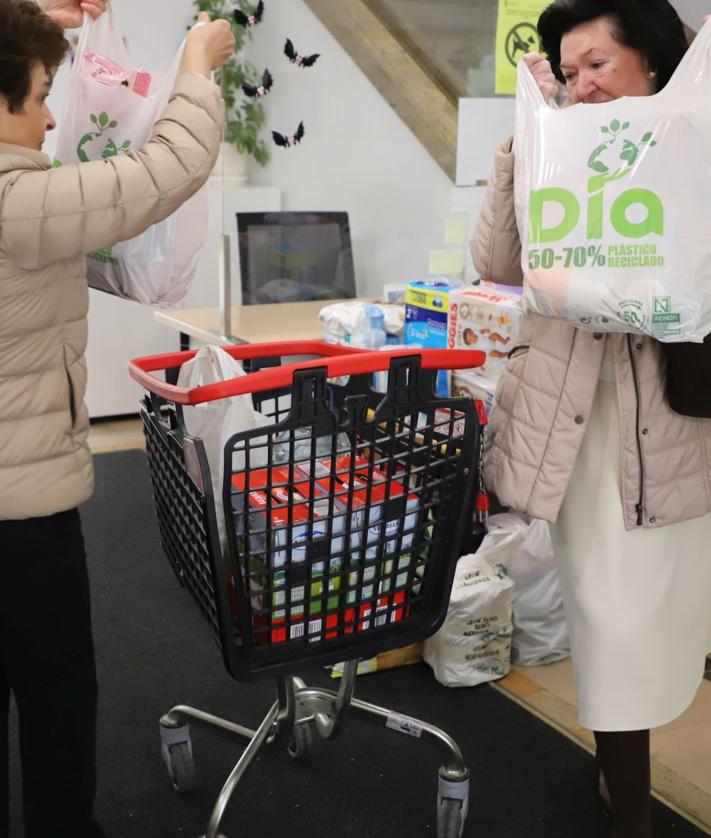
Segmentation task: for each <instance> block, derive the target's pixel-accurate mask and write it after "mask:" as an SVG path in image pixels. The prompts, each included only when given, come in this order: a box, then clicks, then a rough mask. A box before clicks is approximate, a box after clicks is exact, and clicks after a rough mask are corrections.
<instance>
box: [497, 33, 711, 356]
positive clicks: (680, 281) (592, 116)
mask: <svg viewBox="0 0 711 838" xmlns="http://www.w3.org/2000/svg"><path fill="white" fill-rule="evenodd" d="M709 101H711V23H707V24H706V25H705V26H704V27H703V28H702V29H701V31H700V32H699V34H698V35H697V36H696V39H695V41H694V43H693V45H692V46H691V48H690V49H689V51H688V53H687V54H686V56H685V57H684V58H683V60H682V62H681V64H680V65H679V67H678V68H677V70H676V72H675V73H674V76H673V77H672V79H671V81H670V82H669V83H668V84H667V86H666V87H665V88H664V89H663V90H662V91H660V92H659V93H657V94H656V95H654V96H646V97H645V96H643V97H623V98H621V99H617V100H615V101H613V102H606V103H604V104H594V105H585V104H577V105H573V106H571V107H568V108H562V109H560V110H556V109H554V108H551V107H549V106H548V105H547V104H546V103H545V101H544V100H543V96H542V94H541V92H540V90H539V89H538V86H537V85H536V83H535V81H534V79H533V76H532V75H531V72H530V70H529V69H528V67H527V66H526V64H525V62H523V61H521V62H520V63H519V65H518V82H517V90H516V128H515V133H514V147H513V150H514V155H515V170H514V187H515V203H516V216H517V222H518V228H519V232H520V236H521V245H522V251H521V262H522V268H523V272H524V276H525V290H524V307H526V308H528V309H529V310H533V311H536V312H538V313H540V314H544V315H552V316H555V317H563V318H565V319H566V320H569V321H571V322H572V323H574V324H575V325H576V326H582V327H584V328H588V329H591V330H593V331H610V332H636V333H641V334H648V335H651V336H652V337H654V338H656V339H657V340H660V341H663V342H678V341H693V342H700V341H702V340H703V338H704V336H705V335H707V334H708V333H709V332H711V226H710V225H709V220H708V219H709V209H711V106H709Z"/></svg>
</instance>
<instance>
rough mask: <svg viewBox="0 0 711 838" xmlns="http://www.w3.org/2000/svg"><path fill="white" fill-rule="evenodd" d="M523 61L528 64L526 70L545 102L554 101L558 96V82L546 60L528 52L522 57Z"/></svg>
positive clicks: (539, 55) (537, 54)
mask: <svg viewBox="0 0 711 838" xmlns="http://www.w3.org/2000/svg"><path fill="white" fill-rule="evenodd" d="M523 60H524V61H525V62H526V64H528V69H529V70H530V71H531V73H532V75H533V78H534V79H535V82H536V84H537V85H538V89H539V90H540V91H541V93H542V94H543V98H544V99H545V100H546V102H547V101H548V100H549V99H555V97H556V96H557V95H558V80H557V79H556V77H555V76H554V75H553V70H552V69H551V65H550V62H549V61H548V59H547V58H544V57H543V56H542V55H541V54H540V53H538V52H529V53H528V54H527V55H524V56H523Z"/></svg>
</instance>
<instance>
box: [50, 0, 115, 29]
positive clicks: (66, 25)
mask: <svg viewBox="0 0 711 838" xmlns="http://www.w3.org/2000/svg"><path fill="white" fill-rule="evenodd" d="M38 2H39V6H40V8H41V9H42V11H43V12H45V13H46V14H48V15H49V16H50V17H51V18H53V20H54V21H55V22H56V23H58V24H59V25H60V26H61V27H62V29H74V28H76V27H77V26H81V25H82V22H83V20H84V12H86V13H87V14H89V15H91V17H92V18H93V19H94V20H96V19H97V18H98V17H100V16H101V15H103V13H104V12H105V11H106V5H107V0H38Z"/></svg>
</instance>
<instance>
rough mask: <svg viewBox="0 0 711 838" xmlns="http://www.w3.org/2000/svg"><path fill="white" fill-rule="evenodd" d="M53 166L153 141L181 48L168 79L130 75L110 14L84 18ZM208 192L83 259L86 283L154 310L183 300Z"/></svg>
mask: <svg viewBox="0 0 711 838" xmlns="http://www.w3.org/2000/svg"><path fill="white" fill-rule="evenodd" d="M84 17H85V21H84V26H83V28H82V30H81V35H80V38H79V45H78V48H77V51H76V54H75V57H74V64H73V67H72V77H71V87H70V94H69V104H68V107H67V111H66V113H65V115H64V119H63V121H62V124H61V129H60V135H59V138H58V142H57V153H56V160H55V165H57V166H60V165H66V164H76V163H86V162H88V161H89V160H101V159H103V160H107V159H109V158H110V157H115V156H116V155H119V154H125V153H126V152H127V151H129V150H130V149H138V148H141V146H143V145H144V144H145V143H146V142H147V141H148V139H149V138H150V135H151V131H152V129H153V126H154V124H155V123H156V121H157V119H158V117H159V116H160V113H161V111H162V110H163V108H164V107H165V106H166V104H167V102H168V99H169V97H170V94H171V91H172V89H173V86H174V84H175V80H176V78H177V75H178V70H179V67H180V61H181V58H182V54H183V46H182V45H181V46H180V48H179V49H178V51H177V54H176V56H175V59H174V60H173V63H172V65H171V66H170V68H169V69H168V71H167V72H165V73H153V72H146V71H143V70H135V69H133V67H132V64H131V61H130V58H129V56H128V53H127V52H126V47H125V45H124V42H123V39H122V37H121V34H120V33H119V31H118V29H117V28H116V25H115V22H114V19H113V15H112V13H111V11H110V10H109V12H108V13H107V14H104V15H102V16H101V17H100V18H99V20H97V21H91V20H90V19H89V18H88V16H87V15H85V16H84ZM207 211H208V204H207V192H206V190H205V188H203V189H201V190H200V191H199V192H198V193H197V194H196V195H194V196H193V197H192V198H191V199H190V200H189V201H187V202H186V203H185V204H183V206H182V207H180V209H179V210H178V211H177V212H175V213H174V214H173V215H171V216H170V217H169V218H167V219H165V221H162V222H161V223H159V224H155V225H153V226H152V227H150V228H149V229H148V230H146V232H145V233H142V234H141V235H140V236H136V238H133V239H130V240H129V241H125V242H121V243H120V244H117V245H114V246H113V247H107V248H106V249H105V250H102V251H99V252H95V253H89V254H88V277H89V285H90V286H91V287H92V288H97V289H98V290H100V291H106V292H107V293H109V294H114V295H116V296H118V297H124V298H125V299H129V300H136V301H138V302H139V303H144V304H151V305H171V304H175V303H178V302H180V301H181V300H182V299H183V297H184V296H185V294H186V293H187V291H188V288H189V286H190V283H191V281H192V279H193V276H194V274H195V269H196V267H197V262H198V258H199V256H200V249H201V247H202V243H203V242H204V239H205V235H206V229H207Z"/></svg>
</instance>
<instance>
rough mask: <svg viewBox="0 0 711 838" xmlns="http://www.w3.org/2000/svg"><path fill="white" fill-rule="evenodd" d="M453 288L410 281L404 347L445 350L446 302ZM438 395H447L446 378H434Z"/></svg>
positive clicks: (435, 282)
mask: <svg viewBox="0 0 711 838" xmlns="http://www.w3.org/2000/svg"><path fill="white" fill-rule="evenodd" d="M456 290H457V288H456V286H454V285H450V283H449V282H446V281H444V280H439V279H432V280H413V281H412V282H410V283H408V286H407V290H406V291H405V343H406V344H407V345H408V346H418V347H422V348H424V349H446V348H447V317H448V311H449V300H450V296H451V294H452V293H453V292H455V291H456ZM437 393H438V395H440V396H448V395H449V375H448V373H447V372H446V371H445V370H441V371H440V372H439V373H438V375H437Z"/></svg>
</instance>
